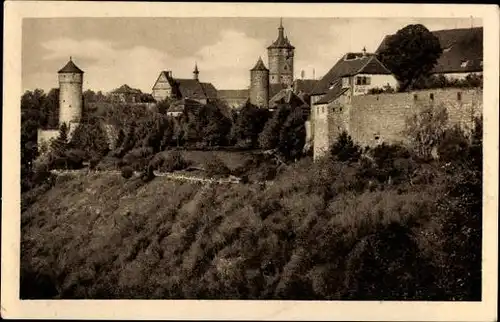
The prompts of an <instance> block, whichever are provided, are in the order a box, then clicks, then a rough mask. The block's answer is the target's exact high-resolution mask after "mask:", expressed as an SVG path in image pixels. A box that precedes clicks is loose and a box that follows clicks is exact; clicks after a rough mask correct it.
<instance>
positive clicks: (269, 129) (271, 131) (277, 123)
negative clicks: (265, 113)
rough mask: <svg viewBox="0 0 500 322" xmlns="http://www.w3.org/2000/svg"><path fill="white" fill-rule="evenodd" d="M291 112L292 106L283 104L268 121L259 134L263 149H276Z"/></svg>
mask: <svg viewBox="0 0 500 322" xmlns="http://www.w3.org/2000/svg"><path fill="white" fill-rule="evenodd" d="M289 114H290V106H286V105H282V106H280V107H279V108H278V110H276V111H275V112H274V113H273V114H272V116H271V118H269V120H268V121H267V122H266V125H265V126H264V129H263V130H262V132H261V133H260V135H259V145H260V147H261V148H263V149H267V150H268V149H274V148H276V147H277V146H278V144H279V142H280V131H281V128H282V127H283V123H285V121H286V119H287V117H288V115H289Z"/></svg>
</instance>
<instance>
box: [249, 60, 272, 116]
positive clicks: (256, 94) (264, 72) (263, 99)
mask: <svg viewBox="0 0 500 322" xmlns="http://www.w3.org/2000/svg"><path fill="white" fill-rule="evenodd" d="M250 103H251V104H253V105H255V106H258V107H261V108H269V70H268V69H267V68H266V66H265V65H264V62H263V61H262V58H260V57H259V60H258V61H257V64H255V66H254V68H252V69H250Z"/></svg>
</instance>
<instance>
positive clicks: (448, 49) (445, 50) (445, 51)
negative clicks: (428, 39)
mask: <svg viewBox="0 0 500 322" xmlns="http://www.w3.org/2000/svg"><path fill="white" fill-rule="evenodd" d="M452 47H453V46H450V47H447V48H445V49H443V53H447V52H449V51H450V50H451V48H452Z"/></svg>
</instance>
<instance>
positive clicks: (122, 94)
mask: <svg viewBox="0 0 500 322" xmlns="http://www.w3.org/2000/svg"><path fill="white" fill-rule="evenodd" d="M110 96H111V100H112V101H113V102H121V103H137V102H140V100H141V96H142V91H141V90H140V89H137V88H132V87H130V86H128V85H127V84H123V85H122V86H120V87H118V88H117V89H114V90H113V91H111V92H110Z"/></svg>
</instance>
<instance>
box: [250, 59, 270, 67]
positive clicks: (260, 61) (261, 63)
mask: <svg viewBox="0 0 500 322" xmlns="http://www.w3.org/2000/svg"><path fill="white" fill-rule="evenodd" d="M250 70H268V69H267V67H266V65H264V62H263V61H262V57H259V60H257V63H256V64H255V66H254V67H253V68H252V69H250Z"/></svg>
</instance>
